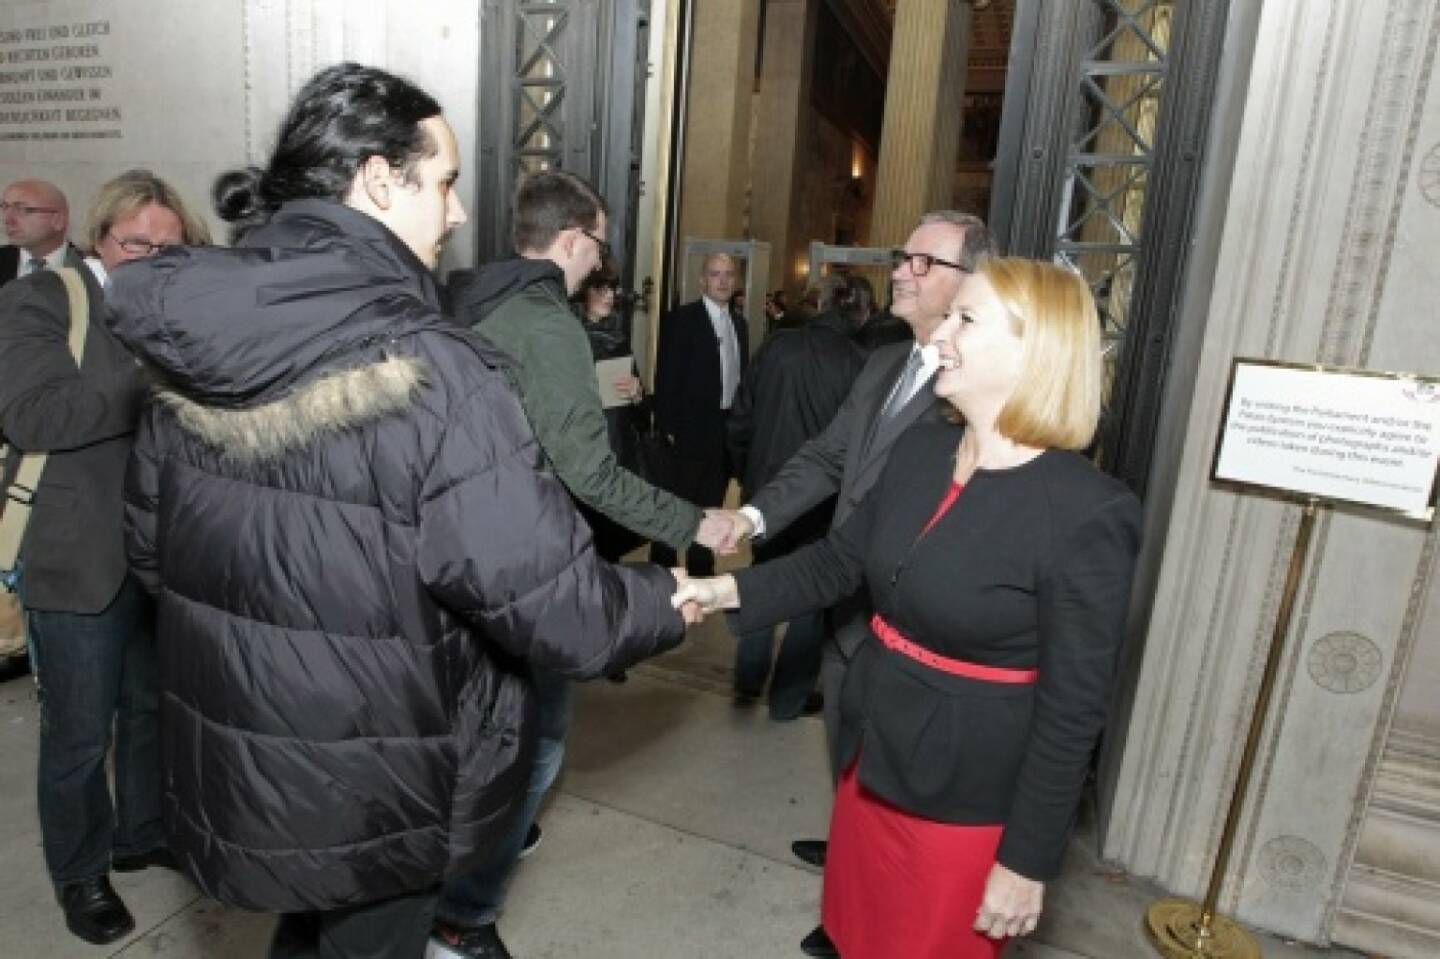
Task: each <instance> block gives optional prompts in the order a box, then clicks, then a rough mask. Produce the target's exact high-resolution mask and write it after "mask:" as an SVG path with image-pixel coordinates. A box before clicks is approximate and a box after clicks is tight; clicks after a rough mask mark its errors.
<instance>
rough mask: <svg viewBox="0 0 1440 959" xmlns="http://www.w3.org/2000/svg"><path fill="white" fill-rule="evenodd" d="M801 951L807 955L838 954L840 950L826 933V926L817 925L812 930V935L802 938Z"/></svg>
mask: <svg viewBox="0 0 1440 959" xmlns="http://www.w3.org/2000/svg"><path fill="white" fill-rule="evenodd" d="M800 951H801V952H803V953H805V955H807V956H836V957H838V956H839V955H840V950H839V949H836V948H835V943H833V942H831V941H830V937H829V936H828V935H827V934H826V933H825V927H824V926H816V927H815V928H814V929H812V930H810V935H808V936H806V937H805V938H804V939H801V940H800Z"/></svg>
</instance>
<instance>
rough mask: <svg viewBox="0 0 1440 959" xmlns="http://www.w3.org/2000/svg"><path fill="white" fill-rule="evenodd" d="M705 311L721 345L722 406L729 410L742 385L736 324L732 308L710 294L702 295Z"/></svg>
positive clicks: (717, 341)
mask: <svg viewBox="0 0 1440 959" xmlns="http://www.w3.org/2000/svg"><path fill="white" fill-rule="evenodd" d="M700 302H701V303H704V304H705V312H706V313H708V314H709V315H710V325H711V326H712V327H714V328H715V342H716V343H717V344H718V345H719V347H720V408H721V409H722V410H728V409H729V408H730V406H731V404H733V403H734V402H735V390H736V389H737V388H738V387H739V386H740V344H739V342H738V341H737V339H736V337H735V324H734V322H733V321H732V320H731V319H730V308H729V307H727V306H721V305H720V304H718V303H716V302H715V301H714V300H712V299H710V297H708V296H702V297H700Z"/></svg>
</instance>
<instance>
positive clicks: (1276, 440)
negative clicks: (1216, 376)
mask: <svg viewBox="0 0 1440 959" xmlns="http://www.w3.org/2000/svg"><path fill="white" fill-rule="evenodd" d="M1437 463H1440V377H1433V376H1413V375H1408V374H1396V373H1380V372H1376V371H1371V370H1355V369H1343V368H1340V367H1323V366H1305V365H1301V364H1294V363H1279V362H1275V361H1272V360H1258V359H1243V358H1237V359H1236V360H1235V366H1234V368H1233V370H1232V371H1231V377H1230V395H1229V398H1228V399H1227V400H1226V406H1225V416H1224V420H1223V425H1222V427H1221V433H1220V443H1219V446H1218V447H1217V449H1216V452H1215V466H1214V470H1213V472H1212V476H1213V478H1214V479H1216V480H1222V481H1226V482H1232V483H1242V484H1246V485H1250V486H1259V487H1264V488H1266V489H1272V490H1277V491H1281V492H1288V493H1295V494H1299V495H1301V496H1307V497H1316V498H1319V499H1325V500H1333V501H1336V502H1344V503H1354V504H1358V505H1362V506H1371V507H1376V508H1379V509H1385V510H1390V511H1393V512H1398V513H1402V514H1404V515H1405V516H1409V517H1412V518H1414V519H1422V520H1427V521H1428V520H1430V519H1432V518H1433V517H1434V515H1435V502H1436V484H1437V470H1436V467H1437Z"/></svg>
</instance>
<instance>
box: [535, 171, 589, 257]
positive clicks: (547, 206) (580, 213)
mask: <svg viewBox="0 0 1440 959" xmlns="http://www.w3.org/2000/svg"><path fill="white" fill-rule="evenodd" d="M513 212H514V226H513V227H512V228H511V239H512V240H513V241H514V243H515V252H517V253H527V252H528V253H539V252H540V251H542V250H548V249H549V248H550V244H552V243H554V242H555V238H556V237H557V236H559V235H560V232H561V231H562V230H569V229H573V228H575V227H577V226H578V227H580V228H581V229H585V230H593V229H594V228H595V225H596V224H597V223H599V221H600V214H601V213H604V214H606V215H607V216H608V215H609V213H610V210H609V208H608V207H607V206H606V205H605V199H604V198H603V197H601V196H600V193H599V191H598V190H596V189H595V187H594V186H593V185H592V184H591V183H590V181H588V180H586V179H585V178H584V177H582V176H577V175H576V174H574V173H570V172H568V171H565V170H545V171H543V172H541V173H532V174H530V175H529V176H527V177H525V178H524V179H523V180H521V181H520V183H519V184H518V185H517V186H516V187H515V201H514V206H513Z"/></svg>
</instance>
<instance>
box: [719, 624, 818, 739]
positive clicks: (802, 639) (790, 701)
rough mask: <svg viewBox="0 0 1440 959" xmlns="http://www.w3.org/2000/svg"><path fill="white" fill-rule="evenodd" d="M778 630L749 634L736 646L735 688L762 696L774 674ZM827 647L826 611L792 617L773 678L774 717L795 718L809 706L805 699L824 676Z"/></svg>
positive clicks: (772, 714) (772, 716)
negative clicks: (772, 656) (772, 658)
mask: <svg viewBox="0 0 1440 959" xmlns="http://www.w3.org/2000/svg"><path fill="white" fill-rule="evenodd" d="M773 638H774V631H773V630H769V629H762V630H757V631H756V632H753V633H745V634H744V635H743V636H741V637H740V641H739V642H738V643H737V644H736V646H735V691H736V692H738V693H743V694H745V695H747V696H758V695H760V691H761V690H762V689H764V688H765V677H766V676H768V675H770V651H771V646H772V640H773ZM824 648H825V613H824V612H823V611H816V612H813V613H803V614H801V615H799V616H796V617H795V618H794V619H792V620H790V624H789V625H788V626H787V627H786V628H785V639H784V640H783V641H782V642H781V643H780V655H779V656H777V657H776V659H775V672H774V675H773V676H772V677H771V679H770V717H771V718H772V719H782V720H783V719H794V718H795V717H797V716H799V715H800V714H801V713H802V712H803V711H804V708H805V699H806V697H808V696H809V695H810V694H811V693H812V692H814V690H815V680H816V678H817V677H818V676H819V675H820V654H821V652H822V651H823V650H824Z"/></svg>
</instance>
